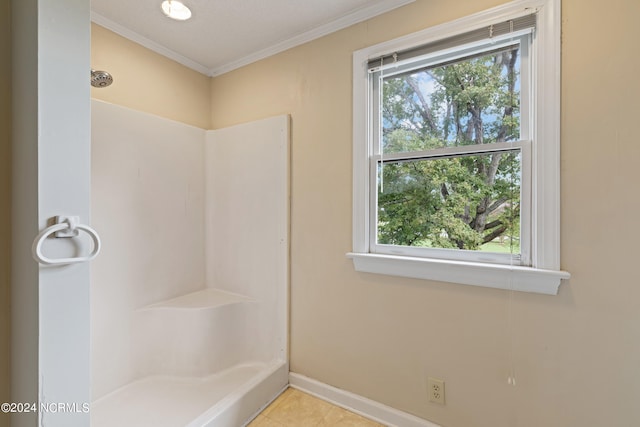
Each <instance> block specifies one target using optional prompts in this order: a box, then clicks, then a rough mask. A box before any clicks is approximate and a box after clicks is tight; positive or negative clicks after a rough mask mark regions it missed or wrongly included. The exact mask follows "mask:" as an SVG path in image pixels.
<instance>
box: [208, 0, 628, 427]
mask: <svg viewBox="0 0 640 427" xmlns="http://www.w3.org/2000/svg"><path fill="white" fill-rule="evenodd" d="M498 3H501V1H492V0H460V1H457V2H451V1H448V0H417V1H416V2H415V3H413V4H411V5H408V6H406V7H403V8H401V9H398V10H396V11H393V12H391V13H388V14H386V15H384V16H381V17H378V18H376V19H372V20H370V21H368V22H365V23H362V24H358V25H355V26H353V27H350V28H348V29H346V30H343V31H340V32H338V33H336V34H333V35H330V36H327V37H324V38H322V39H319V40H317V41H314V42H311V43H308V44H306V45H304V46H301V47H298V48H295V49H292V50H290V51H287V52H284V53H282V54H279V55H277V56H275V57H272V58H269V59H266V60H263V61H261V62H258V63H255V64H252V65H249V66H247V67H244V68H242V69H239V70H236V71H233V72H231V73H228V74H225V75H222V76H220V77H216V78H214V79H213V83H212V97H211V98H212V114H211V121H212V125H213V127H214V128H220V127H223V126H227V125H231V124H234V123H239V122H245V121H249V120H253V119H257V118H261V117H267V116H271V115H275V114H280V113H291V114H292V132H293V133H292V142H293V151H292V164H293V169H292V259H291V265H292V272H291V275H292V276H291V277H292V283H291V321H292V324H291V369H292V371H294V372H298V373H301V374H304V375H308V376H310V377H313V378H316V379H318V380H320V381H323V382H326V383H328V384H331V385H334V386H336V387H339V388H343V389H346V390H349V391H352V392H355V393H358V394H361V395H363V396H366V397H369V398H372V399H374V400H377V401H380V402H383V403H386V404H388V405H391V406H393V407H396V408H399V409H403V410H406V411H409V412H411V413H413V414H416V415H418V416H420V417H424V418H427V419H430V420H432V421H434V422H437V423H440V424H442V425H444V426H448V427H456V426H458V427H475V426H497V427H506V426H516V425H517V426H519V427H521V426H531V427H537V426H545V427H550V426H557V427H567V426H576V427H578V426H631V425H640V405H638V401H639V400H640V369H639V368H638V363H639V361H640V326H639V325H640V319H639V317H640V315H639V314H638V313H639V312H640V309H639V308H638V307H639V301H640V286H638V284H639V279H638V273H637V267H636V266H635V262H637V261H636V260H635V257H636V255H637V253H638V249H637V245H638V242H639V241H640V232H638V228H637V226H636V223H637V218H636V215H637V213H638V212H639V211H640V202H639V200H638V197H636V196H637V189H636V188H635V187H636V185H637V183H638V182H639V181H640V168H638V167H637V166H636V165H635V164H636V162H637V159H638V158H640V144H638V142H637V136H636V134H637V126H636V123H635V122H636V121H637V120H638V118H637V115H638V108H637V102H638V99H640V85H639V84H638V80H637V76H636V74H637V71H638V70H639V69H640V59H639V58H638V56H637V55H636V54H635V52H636V51H637V49H636V48H635V41H636V40H638V39H640V26H638V25H637V22H636V18H637V17H638V16H640V2H638V1H637V0H611V1H608V2H606V3H602V2H600V1H597V0H564V1H563V57H562V67H563V68H562V84H563V86H562V103H563V104H562V179H563V183H562V236H561V238H562V267H563V269H566V270H568V271H569V272H571V273H572V279H571V280H570V282H568V283H564V284H563V285H562V286H561V288H560V294H559V295H558V296H543V295H534V294H526V293H516V294H514V295H513V296H510V295H509V294H508V293H507V292H504V291H499V290H493V289H485V288H475V287H469V286H462V285H452V284H443V283H434V282H428V281H419V280H410V279H402V278H393V277H385V276H378V275H371V274H360V273H356V272H355V271H354V269H353V266H352V264H351V262H350V261H349V260H348V259H347V258H346V257H345V253H346V252H348V251H349V250H350V248H351V125H352V123H351V107H352V100H351V89H352V86H351V78H352V77H351V55H352V52H353V51H354V50H357V49H360V48H363V47H366V46H370V45H373V44H376V43H379V42H381V41H384V40H386V39H390V38H394V37H397V36H401V35H404V34H407V33H410V32H414V31H417V30H420V29H423V28H426V27H429V26H431V25H434V24H438V23H441V22H446V21H448V20H451V19H454V18H457V17H460V16H463V15H465V14H469V13H472V12H476V11H478V10H481V9H485V8H487V7H491V6H494V5H496V4H498ZM510 305H511V310H512V312H513V317H512V323H511V324H508V319H509V317H508V312H509V307H510ZM510 328H513V331H514V332H513V334H510V333H509V331H510ZM511 349H513V364H514V366H515V370H516V375H517V386H516V387H515V388H513V387H511V386H509V385H508V384H507V374H508V371H509V368H510V365H511V358H510V354H511ZM427 376H435V377H439V378H442V379H444V380H445V381H446V392H447V404H446V406H438V405H435V404H430V403H428V402H427V395H426V377H427Z"/></svg>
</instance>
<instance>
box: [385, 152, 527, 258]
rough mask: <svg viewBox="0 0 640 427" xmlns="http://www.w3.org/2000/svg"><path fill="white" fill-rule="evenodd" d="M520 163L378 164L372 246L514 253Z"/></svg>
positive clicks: (485, 159)
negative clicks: (376, 244) (375, 232)
mask: <svg viewBox="0 0 640 427" xmlns="http://www.w3.org/2000/svg"><path fill="white" fill-rule="evenodd" d="M521 159H522V156H521V153H520V151H519V150H514V151H508V152H491V153H485V154H475V155H466V156H458V157H453V158H436V159H426V160H412V161H396V162H383V163H380V162H378V175H377V176H378V210H377V214H378V216H377V243H378V244H383V245H395V246H414V247H431V248H448V249H465V250H480V251H488V252H507V253H513V254H519V253H520V241H519V237H520V182H521V181H520V170H521Z"/></svg>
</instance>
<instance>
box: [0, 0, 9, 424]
mask: <svg viewBox="0 0 640 427" xmlns="http://www.w3.org/2000/svg"><path fill="white" fill-rule="evenodd" d="M10 19H11V14H10V13H9V0H0V402H8V401H9V400H10V398H9V386H10V376H11V371H10V367H9V357H10V354H11V352H10V350H9V342H10V334H9V332H10V319H11V303H10V301H11V298H10V282H9V279H10V276H9V263H10V258H9V255H10V252H11V244H10V243H11V241H10V239H11V32H10V25H9V21H10ZM8 426H9V417H8V416H7V415H4V414H0V427H8Z"/></svg>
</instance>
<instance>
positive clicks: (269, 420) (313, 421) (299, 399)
mask: <svg viewBox="0 0 640 427" xmlns="http://www.w3.org/2000/svg"><path fill="white" fill-rule="evenodd" d="M329 426H331V427H341V426H344V427H347V426H348V427H384V426H383V425H382V424H378V423H376V422H374V421H371V420H369V419H367V418H364V417H361V416H360V415H357V414H354V413H353V412H349V411H347V410H344V409H342V408H340V407H338V406H334V405H332V404H330V403H328V402H325V401H324V400H321V399H317V398H315V397H313V396H310V395H308V394H306V393H303V392H301V391H299V390H296V389H293V388H288V389H287V390H285V392H284V393H282V394H281V395H280V396H279V397H278V398H277V399H276V400H274V401H273V403H271V405H269V406H267V407H266V408H265V410H264V411H262V413H260V415H258V417H257V418H256V419H254V420H253V421H252V422H251V423H250V424H249V426H248V427H329Z"/></svg>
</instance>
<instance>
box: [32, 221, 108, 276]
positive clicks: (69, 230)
mask: <svg viewBox="0 0 640 427" xmlns="http://www.w3.org/2000/svg"><path fill="white" fill-rule="evenodd" d="M55 220H56V224H54V225H52V226H50V227H47V228H45V229H44V230H42V231H41V232H40V233H39V234H38V235H37V236H36V238H35V240H34V241H33V245H32V246H31V254H32V255H33V258H34V259H35V260H36V262H38V263H39V264H42V265H66V264H78V263H81V262H86V261H91V260H92V259H94V258H95V257H96V256H98V253H99V252H100V246H101V242H100V236H98V233H97V232H96V231H95V230H94V229H93V228H91V227H89V226H88V225H84V224H78V217H62V216H58V217H56V218H55ZM77 230H82V231H84V232H85V233H87V234H88V235H89V236H90V237H91V240H92V241H93V250H92V251H91V253H89V255H87V256H84V257H74V258H49V257H46V256H45V255H44V254H43V253H42V245H43V244H44V242H45V240H46V239H47V237H49V236H51V235H52V234H54V233H55V234H56V237H76V236H77V235H78V231H77Z"/></svg>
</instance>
